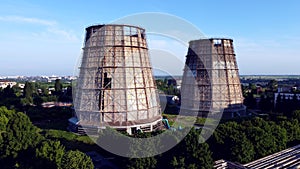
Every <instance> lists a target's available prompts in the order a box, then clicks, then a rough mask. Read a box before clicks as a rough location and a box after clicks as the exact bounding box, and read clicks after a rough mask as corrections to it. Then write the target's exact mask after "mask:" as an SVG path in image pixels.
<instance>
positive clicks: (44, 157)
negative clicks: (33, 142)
mask: <svg viewBox="0 0 300 169" xmlns="http://www.w3.org/2000/svg"><path fill="white" fill-rule="evenodd" d="M64 150H65V148H64V146H63V145H61V144H60V142H59V141H52V140H46V141H43V142H42V143H41V145H40V146H39V147H38V148H37V149H36V157H37V158H38V162H39V166H42V165H43V166H44V167H43V168H58V167H59V166H60V165H61V160H62V157H63V155H64V152H65V151H64Z"/></svg>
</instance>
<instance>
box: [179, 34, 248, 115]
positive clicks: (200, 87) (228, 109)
mask: <svg viewBox="0 0 300 169" xmlns="http://www.w3.org/2000/svg"><path fill="white" fill-rule="evenodd" d="M181 100H182V102H183V104H182V109H184V110H185V111H190V112H194V113H195V112H197V113H199V114H198V115H199V116H207V115H208V113H218V112H221V111H223V118H232V117H236V116H243V115H245V106H244V105H243V100H244V98H243V95H242V90H241V84H240V78H239V72H238V66H237V62H236V58H235V52H234V48H233V40H232V39H216V38H214V39H200V40H193V41H190V43H189V49H188V53H187V56H186V62H185V68H184V75H183V82H182V99H181Z"/></svg>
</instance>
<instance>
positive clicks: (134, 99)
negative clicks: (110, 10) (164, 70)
mask: <svg viewBox="0 0 300 169" xmlns="http://www.w3.org/2000/svg"><path fill="white" fill-rule="evenodd" d="M75 101H76V102H75V111H76V115H77V118H78V120H79V125H80V126H82V127H83V128H84V129H90V130H92V129H94V131H95V129H97V130H99V129H101V128H105V127H107V126H109V127H112V128H116V129H117V130H124V131H127V132H128V133H130V134H131V133H134V132H135V131H137V130H139V129H140V130H142V131H153V130H156V129H158V128H159V127H160V125H161V110H160V105H159V100H158V94H157V91H156V85H155V83H154V79H153V74H152V68H151V63H150V60H149V54H148V48H147V41H146V36H145V29H143V28H140V27H136V26H130V25H95V26H90V27H88V28H86V36H85V42H84V48H83V57H82V61H81V66H80V74H79V78H78V82H77V93H76V98H75Z"/></svg>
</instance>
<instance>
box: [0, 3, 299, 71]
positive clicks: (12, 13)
mask: <svg viewBox="0 0 300 169" xmlns="http://www.w3.org/2000/svg"><path fill="white" fill-rule="evenodd" d="M0 2H1V6H0V39H1V40H0V58H1V62H0V75H53V74H55V75H72V74H73V71H74V68H75V67H76V66H75V65H76V63H77V59H78V57H79V56H80V53H81V47H82V44H83V37H84V28H85V27H87V26H89V25H93V24H97V23H102V24H104V23H110V22H112V21H114V20H117V19H119V18H121V17H124V16H127V15H131V14H135V13H142V12H163V13H168V14H171V15H175V16H178V17H180V18H182V19H184V20H186V21H187V22H190V23H191V24H193V25H194V26H196V27H197V28H198V29H199V30H201V32H202V33H203V34H204V35H206V36H207V37H229V38H233V40H234V45H235V51H236V54H237V61H238V66H239V69H240V74H300V68H299V63H300V50H299V49H298V48H299V47H300V10H299V9H300V1H297V0H294V1H289V0H287V1H275V0H272V1H271V0H270V1H268V0H265V1H261V0H252V1H241V0H219V1H204V0H203V1H201V0H199V1H197V0H194V1H174V0H164V1H161V0H151V1H150V0H149V1H146V0H145V1H134V0H129V1H124V0H120V1H104V0H103V1H100V0H95V1H83V0H82V1H79V0H78V1H74V0H52V1H40V0H39V1H38V0H36V1H34V0H32V1H22V0H14V1H10V0H1V1H0ZM141 26H142V25H141ZM195 38H198V37H195ZM148 39H149V44H150V45H149V46H150V47H155V48H158V47H159V46H161V47H162V48H164V50H169V49H174V48H176V49H175V50H173V51H171V52H173V53H174V54H175V55H176V57H177V58H178V61H176V62H177V63H175V62H174V63H172V64H174V65H172V64H171V63H170V64H168V65H167V66H166V67H165V69H168V66H169V68H173V69H174V68H176V67H178V66H176V65H180V63H179V62H183V61H184V58H185V53H186V48H185V47H184V46H181V47H174V46H178V44H174V43H166V42H167V40H164V38H155V36H154V37H152V36H148ZM157 39H159V40H157ZM166 57H167V54H166ZM152 59H153V62H154V66H156V64H160V63H159V59H158V60H155V57H154V58H152ZM160 66H162V67H163V66H164V64H161V65H160ZM158 67H159V66H158ZM181 70H182V69H181V68H179V69H176V70H175V69H174V70H170V72H172V71H174V74H180V72H181ZM172 73H173V72H172Z"/></svg>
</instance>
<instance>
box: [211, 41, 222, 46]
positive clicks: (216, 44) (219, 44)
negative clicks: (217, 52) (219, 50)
mask: <svg viewBox="0 0 300 169" xmlns="http://www.w3.org/2000/svg"><path fill="white" fill-rule="evenodd" d="M213 44H214V46H221V45H222V40H221V39H214V40H213Z"/></svg>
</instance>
